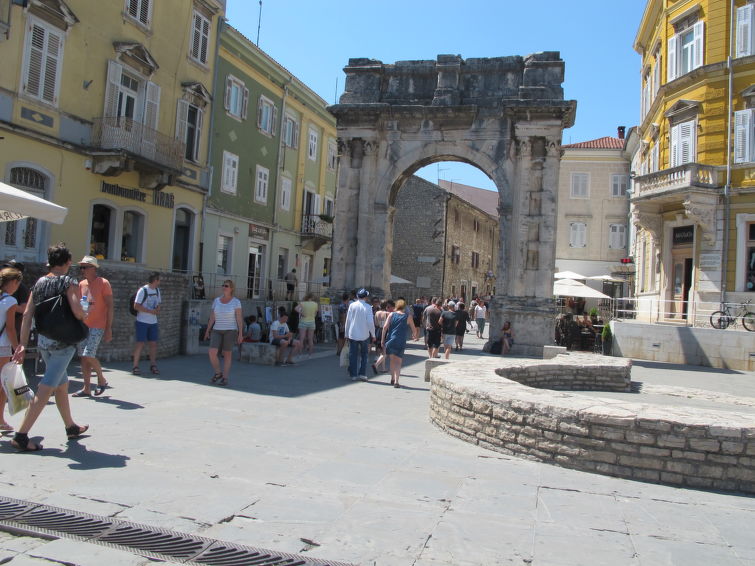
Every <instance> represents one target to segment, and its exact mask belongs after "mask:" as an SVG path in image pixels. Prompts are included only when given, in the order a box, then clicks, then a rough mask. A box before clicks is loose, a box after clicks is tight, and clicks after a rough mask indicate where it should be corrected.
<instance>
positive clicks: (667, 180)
mask: <svg viewBox="0 0 755 566" xmlns="http://www.w3.org/2000/svg"><path fill="white" fill-rule="evenodd" d="M718 187H719V184H718V168H717V167H715V166H712V165H700V164H699V163H685V164H684V165H680V166H678V167H672V168H671V169H664V170H663V171H658V172H656V173H650V174H649V175H642V176H641V177H635V179H634V183H633V191H632V200H633V201H634V200H644V199H648V198H655V197H665V196H671V195H673V194H674V193H676V192H678V191H685V190H689V189H690V188H701V189H716V188H718Z"/></svg>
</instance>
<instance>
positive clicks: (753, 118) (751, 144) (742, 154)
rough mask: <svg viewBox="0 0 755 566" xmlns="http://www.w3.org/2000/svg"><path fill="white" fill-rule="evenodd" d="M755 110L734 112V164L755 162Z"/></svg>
mask: <svg viewBox="0 0 755 566" xmlns="http://www.w3.org/2000/svg"><path fill="white" fill-rule="evenodd" d="M754 127H755V108H748V109H747V110H738V111H736V112H734V163H749V162H751V161H755V136H753V128H754Z"/></svg>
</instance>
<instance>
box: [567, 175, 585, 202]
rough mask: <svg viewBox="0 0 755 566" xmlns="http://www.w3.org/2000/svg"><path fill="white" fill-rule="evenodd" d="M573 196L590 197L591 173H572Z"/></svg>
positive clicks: (570, 194)
mask: <svg viewBox="0 0 755 566" xmlns="http://www.w3.org/2000/svg"><path fill="white" fill-rule="evenodd" d="M569 196H570V197H571V198H581V199H589V198H590V174H589V173H581V172H576V171H575V172H574V173H572V174H571V189H570V192H569Z"/></svg>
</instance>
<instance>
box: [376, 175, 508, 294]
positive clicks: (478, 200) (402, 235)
mask: <svg viewBox="0 0 755 566" xmlns="http://www.w3.org/2000/svg"><path fill="white" fill-rule="evenodd" d="M497 202H498V194H497V193H496V192H494V191H486V190H484V189H479V188H476V187H470V186H468V185H460V184H458V183H449V182H448V181H441V186H438V185H436V184H434V183H430V182H429V181H425V180H424V179H421V178H419V177H411V178H410V179H409V180H408V181H407V182H406V184H405V185H404V186H403V187H402V188H401V191H400V192H399V195H398V197H397V200H396V212H395V217H394V230H393V261H392V264H391V274H392V275H393V276H394V279H395V278H396V277H398V278H401V279H405V280H407V281H410V283H392V284H391V295H392V296H394V297H398V296H403V297H406V298H407V299H409V300H413V299H415V298H416V297H419V296H422V295H425V296H428V297H429V296H432V295H442V296H444V297H449V296H458V297H461V298H463V299H465V300H467V301H469V300H470V299H471V298H472V297H474V296H475V295H478V294H479V295H491V294H495V292H496V289H495V276H494V274H495V273H496V269H497V265H496V258H497V255H498V216H497V214H496V206H497Z"/></svg>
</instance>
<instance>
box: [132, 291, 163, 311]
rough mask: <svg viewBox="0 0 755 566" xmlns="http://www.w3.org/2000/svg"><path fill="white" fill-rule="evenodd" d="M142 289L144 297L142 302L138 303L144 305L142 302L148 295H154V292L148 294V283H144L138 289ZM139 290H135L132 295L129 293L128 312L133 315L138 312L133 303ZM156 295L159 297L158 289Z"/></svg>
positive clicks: (144, 301)
mask: <svg viewBox="0 0 755 566" xmlns="http://www.w3.org/2000/svg"><path fill="white" fill-rule="evenodd" d="M142 289H144V298H143V299H142V302H141V303H139V304H140V305H144V303H146V302H147V298H148V297H152V296H154V295H155V293H152V294H151V295H150V293H149V285H145V286H144V287H140V288H139V291H141V290H142ZM139 291H137V292H136V293H134V294H133V295H131V297H130V298H129V300H128V312H130V313H131V314H132V315H133V316H136V315H137V314H138V313H139V311H138V310H136V307H134V303H135V302H136V296H137V295H138V294H139ZM157 297H158V298H159V297H160V289H157Z"/></svg>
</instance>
